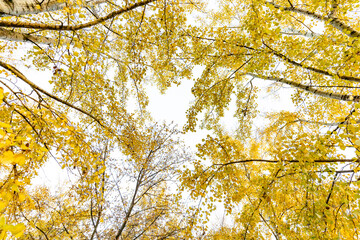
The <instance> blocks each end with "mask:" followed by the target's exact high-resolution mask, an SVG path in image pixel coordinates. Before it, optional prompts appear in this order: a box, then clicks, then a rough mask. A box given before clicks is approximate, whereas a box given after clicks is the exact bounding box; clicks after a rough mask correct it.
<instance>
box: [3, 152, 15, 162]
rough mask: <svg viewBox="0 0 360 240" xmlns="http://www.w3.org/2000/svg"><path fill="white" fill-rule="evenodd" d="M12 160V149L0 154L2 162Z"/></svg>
mask: <svg viewBox="0 0 360 240" xmlns="http://www.w3.org/2000/svg"><path fill="white" fill-rule="evenodd" d="M13 160H14V153H13V152H12V151H6V152H4V154H3V155H2V156H0V162H1V163H2V164H11V163H12V162H13Z"/></svg>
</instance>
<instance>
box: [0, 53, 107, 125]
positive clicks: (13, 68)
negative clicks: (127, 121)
mask: <svg viewBox="0 0 360 240" xmlns="http://www.w3.org/2000/svg"><path fill="white" fill-rule="evenodd" d="M0 66H1V67H3V68H5V69H6V70H8V71H10V72H11V73H12V74H14V75H15V76H16V77H18V78H20V79H21V80H23V81H24V82H25V83H27V84H28V85H29V86H30V87H32V88H33V89H34V90H37V91H39V92H41V93H43V94H45V95H46V96H48V97H50V98H52V99H54V100H56V101H58V102H60V103H62V104H64V105H66V106H68V107H71V108H73V109H75V110H77V111H79V112H81V113H83V114H85V115H87V116H89V117H91V118H92V119H93V120H94V121H95V122H97V123H98V124H99V125H100V126H102V127H104V128H105V129H108V128H107V127H106V126H105V125H104V124H103V123H102V122H101V121H100V120H99V119H98V118H96V117H95V116H93V115H92V114H90V113H88V112H87V111H85V110H83V109H81V108H79V107H76V106H74V105H72V104H71V103H69V102H67V101H65V100H63V99H61V98H59V97H57V96H55V95H52V94H51V93H49V92H47V91H45V90H44V89H42V88H40V87H39V86H37V85H36V84H34V83H33V82H31V81H30V80H29V79H27V78H26V77H25V76H24V75H23V74H22V73H21V72H20V71H19V70H17V69H16V68H15V67H13V66H11V65H10V64H7V63H5V62H3V61H1V60H0Z"/></svg>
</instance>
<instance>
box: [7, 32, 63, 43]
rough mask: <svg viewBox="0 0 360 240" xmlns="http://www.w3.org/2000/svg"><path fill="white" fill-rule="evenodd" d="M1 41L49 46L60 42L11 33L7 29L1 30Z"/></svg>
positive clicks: (36, 36)
mask: <svg viewBox="0 0 360 240" xmlns="http://www.w3.org/2000/svg"><path fill="white" fill-rule="evenodd" d="M0 39H2V40H5V41H15V42H34V43H37V44H47V45H54V44H56V43H57V42H58V40H57V39H51V38H48V37H44V36H38V35H31V34H26V33H21V32H16V31H11V30H7V29H5V28H0Z"/></svg>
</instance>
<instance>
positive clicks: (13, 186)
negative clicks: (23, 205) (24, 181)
mask: <svg viewBox="0 0 360 240" xmlns="http://www.w3.org/2000/svg"><path fill="white" fill-rule="evenodd" d="M10 189H11V190H13V191H14V192H19V187H18V185H16V184H13V185H12V186H11V188H10Z"/></svg>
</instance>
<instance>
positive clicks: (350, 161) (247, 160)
mask: <svg viewBox="0 0 360 240" xmlns="http://www.w3.org/2000/svg"><path fill="white" fill-rule="evenodd" d="M358 161H359V159H355V160H354V159H319V160H313V161H311V162H313V163H353V162H358ZM250 162H261V163H281V162H284V163H299V162H306V161H303V160H298V159H295V160H270V159H242V160H238V161H231V162H227V163H215V164H213V166H228V165H233V164H238V163H250ZM307 162H310V161H307Z"/></svg>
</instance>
